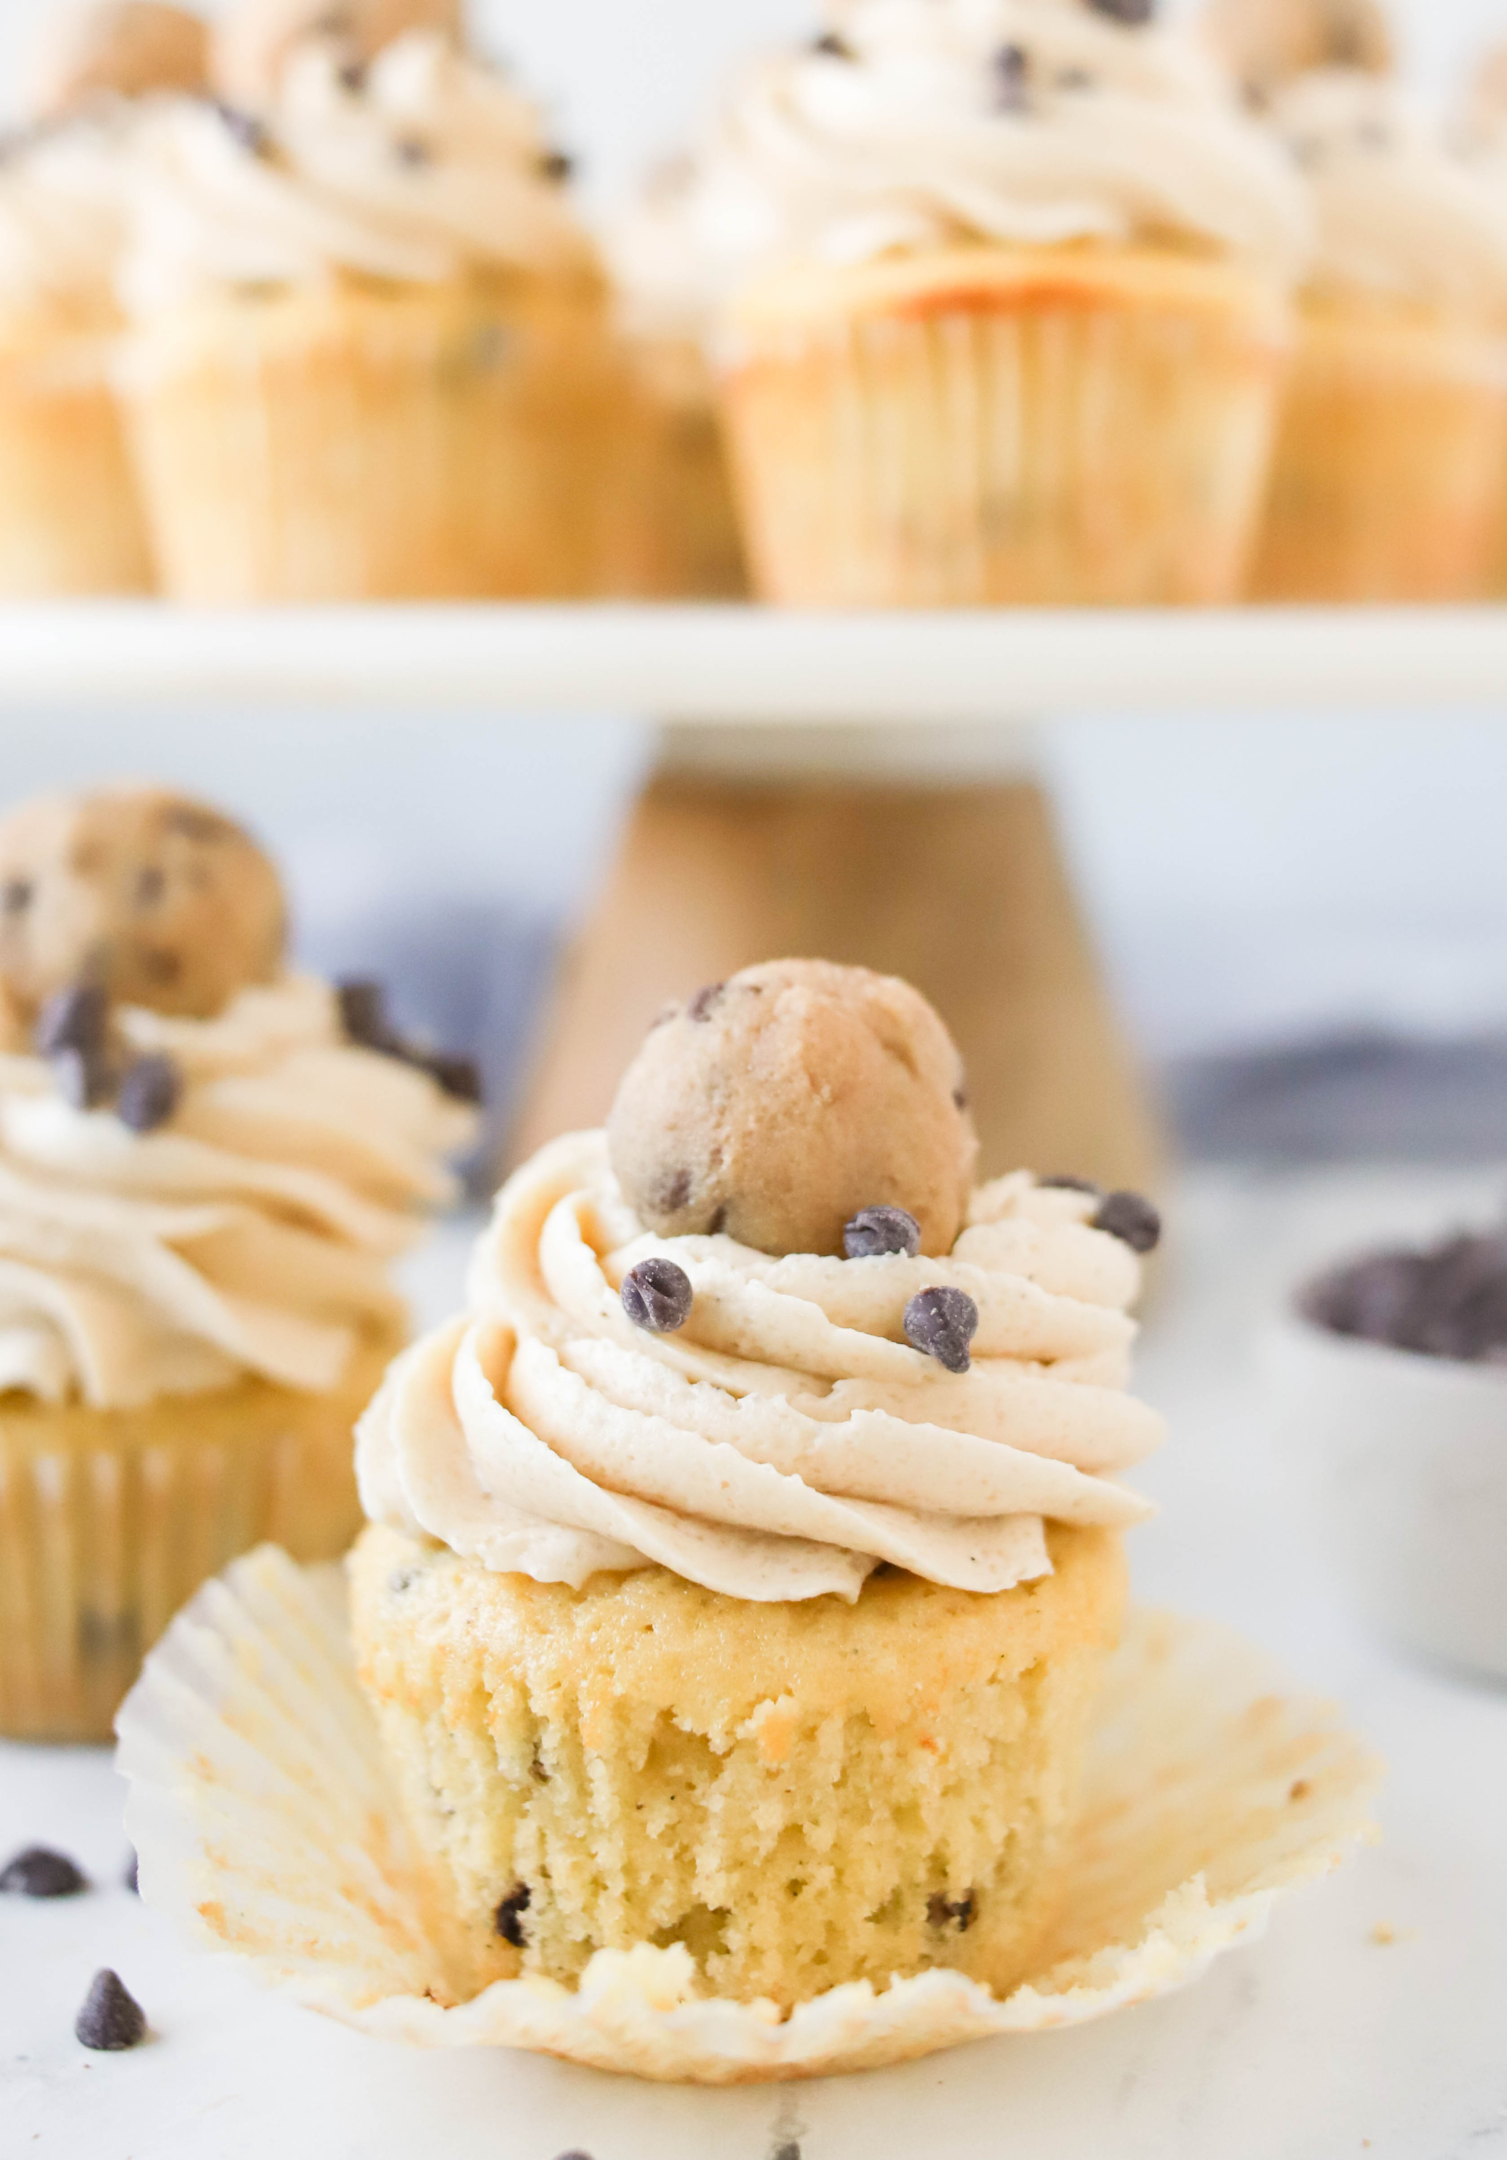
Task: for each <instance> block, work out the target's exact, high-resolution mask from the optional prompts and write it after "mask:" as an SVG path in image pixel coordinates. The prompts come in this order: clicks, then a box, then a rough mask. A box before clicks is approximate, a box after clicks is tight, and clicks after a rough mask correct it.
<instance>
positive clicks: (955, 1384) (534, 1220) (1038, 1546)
mask: <svg viewBox="0 0 1507 2160" xmlns="http://www.w3.org/2000/svg"><path fill="white" fill-rule="evenodd" d="M1092 1206H1093V1202H1092V1201H1091V1200H1088V1199H1086V1198H1085V1197H1084V1195H1082V1194H1081V1193H1074V1192H1066V1191H1059V1190H1052V1189H1047V1188H1044V1187H1039V1186H1037V1185H1036V1184H1035V1183H1034V1181H1033V1180H1032V1179H1031V1178H1030V1177H1029V1176H1028V1175H1026V1174H1024V1173H1021V1174H1017V1175H1016V1176H1013V1177H1008V1178H1002V1179H1000V1180H998V1181H997V1182H996V1183H994V1184H992V1185H987V1186H984V1187H982V1188H981V1189H980V1190H979V1191H978V1192H977V1193H976V1194H975V1196H974V1203H973V1207H972V1210H971V1215H970V1222H969V1226H968V1227H967V1228H966V1229H965V1230H964V1231H963V1233H962V1235H961V1236H960V1237H959V1239H958V1241H957V1244H956V1246H955V1248H954V1250H953V1252H952V1254H951V1255H950V1256H949V1257H947V1258H945V1259H925V1258H922V1259H915V1260H912V1259H908V1258H905V1257H904V1256H901V1255H892V1256H888V1257H884V1258H879V1259H869V1260H835V1259H822V1258H817V1257H814V1256H812V1255H808V1254H794V1255H791V1256H788V1257H786V1258H783V1259H773V1258H771V1257H770V1256H769V1255H768V1254H765V1253H760V1252H755V1251H753V1250H752V1249H751V1248H749V1247H747V1246H743V1245H739V1244H737V1243H735V1242H734V1241H733V1240H732V1239H730V1238H728V1237H725V1236H716V1237H683V1238H655V1237H653V1236H650V1235H648V1234H646V1233H645V1232H644V1230H643V1228H642V1225H641V1224H640V1223H639V1222H638V1220H637V1218H636V1217H635V1216H633V1215H632V1214H631V1213H630V1212H629V1210H628V1209H627V1208H626V1207H625V1205H624V1203H623V1201H622V1198H621V1195H620V1194H619V1192H618V1189H617V1186H616V1183H615V1181H614V1179H613V1177H612V1174H611V1170H610V1168H609V1165H608V1161H607V1154H606V1146H605V1140H604V1137H603V1135H601V1134H599V1133H586V1134H573V1135H570V1136H568V1137H566V1138H565V1139H563V1140H559V1141H556V1142H554V1143H553V1144H552V1145H551V1146H549V1147H547V1148H545V1149H544V1150H542V1151H541V1153H540V1154H539V1155H537V1156H536V1157H535V1158H534V1159H533V1161H532V1162H530V1163H529V1164H527V1165H526V1166H525V1167H524V1168H523V1169H522V1170H520V1171H519V1172H518V1173H517V1175H516V1176H515V1177H513V1178H512V1179H511V1180H510V1182H509V1183H508V1184H507V1185H506V1186H505V1187H504V1188H503V1191H502V1193H501V1194H500V1195H499V1197H498V1201H497V1207H496V1212H495V1215H494V1218H493V1221H492V1224H491V1226H490V1228H489V1229H488V1231H487V1232H486V1234H485V1235H484V1236H483V1238H482V1240H481V1242H480V1244H479V1246H478V1248H477V1252H476V1256H475V1260H474V1263H473V1268H472V1277H471V1308H470V1311H469V1313H468V1314H467V1315H466V1316H465V1317H463V1318H461V1319H459V1320H457V1321H454V1322H452V1323H451V1324H450V1325H448V1326H446V1327H442V1328H440V1329H438V1330H436V1331H435V1332H434V1333H432V1334H431V1335H429V1336H427V1337H426V1338H425V1339H424V1340H423V1341H422V1342H420V1343H418V1344H417V1345H415V1347H414V1348H413V1349H411V1350H410V1351H408V1352H406V1353H405V1354H404V1356H403V1357H402V1358H400V1359H399V1360H398V1362H397V1363H396V1364H395V1365H394V1367H393V1369H392V1371H391V1372H390V1374H389V1376H388V1379H387V1381H386V1383H385V1384H384V1386H383V1389H382V1391H381V1393H380V1394H379V1395H378V1397H377V1399H376V1401H375V1402H374V1403H373V1405H372V1407H371V1409H370V1410H369V1411H368V1412H367V1415H366V1417H365V1418H364V1419H363V1421H362V1424H361V1427H360V1430H359V1438H358V1446H357V1472H358V1476H359V1479H360V1483H361V1491H362V1499H363V1503H364V1505H365V1507H366V1511H367V1513H368V1515H369V1516H371V1517H372V1518H373V1519H374V1520H379V1521H384V1522H388V1523H390V1524H392V1525H394V1526H396V1527H402V1528H405V1529H407V1530H409V1531H411V1532H414V1533H416V1534H417V1533H427V1534H428V1535H430V1536H432V1537H435V1538H438V1539H440V1540H441V1541H443V1542H444V1543H445V1544H447V1545H449V1546H450V1547H451V1548H452V1549H453V1550H454V1551H456V1552H458V1553H460V1554H462V1555H464V1556H466V1557H470V1558H475V1559H477V1560H479V1561H480V1562H481V1563H482V1564H483V1565H484V1566H486V1567H488V1568H492V1569H494V1570H497V1571H499V1572H503V1571H510V1570H511V1571H517V1572H520V1573H522V1574H525V1575H531V1576H533V1577H534V1578H535V1580H537V1581H541V1582H568V1583H573V1584H577V1585H579V1584H580V1583H582V1582H583V1581H585V1579H586V1578H587V1577H588V1576H589V1575H590V1574H592V1573H593V1572H595V1571H596V1570H598V1569H609V1570H610V1569H631V1568H636V1567H643V1566H646V1565H652V1564H658V1565H660V1566H664V1567H667V1568H670V1569H672V1570H673V1571H674V1572H675V1573H677V1574H680V1575H683V1576H686V1577H688V1578H689V1579H690V1580H691V1581H694V1582H699V1583H703V1584H705V1585H707V1586H708V1587H710V1588H712V1589H714V1590H717V1591H720V1592H723V1593H725V1594H727V1595H729V1596H735V1597H744V1598H752V1599H762V1600H775V1599H783V1598H806V1597H818V1596H821V1595H822V1594H824V1593H827V1592H834V1593H836V1594H837V1595H838V1596H841V1597H845V1598H849V1599H851V1598H854V1597H856V1596H857V1594H858V1591H859V1589H860V1587H861V1586H862V1584H863V1581H864V1579H865V1577H866V1576H867V1575H868V1574H869V1573H870V1571H871V1570H872V1569H873V1567H874V1566H875V1565H876V1564H877V1563H879V1562H880V1561H889V1562H892V1563H893V1564H894V1565H896V1566H899V1567H902V1568H905V1569H908V1570H909V1571H910V1572H912V1573H914V1574H917V1575H921V1576H924V1577H926V1578H928V1579H929V1580H931V1581H934V1582H941V1583H949V1584H953V1585H955V1586H956V1587H958V1588H961V1589H966V1590H975V1591H996V1590H1003V1589H1007V1588H1009V1587H1010V1586H1012V1585H1013V1584H1015V1583H1018V1582H1022V1581H1027V1580H1030V1579H1032V1578H1034V1577H1037V1576H1040V1575H1043V1574H1046V1573H1048V1572H1049V1570H1050V1562H1049V1560H1048V1557H1047V1552H1046V1543H1045V1538H1044V1536H1043V1530H1042V1519H1043V1517H1045V1516H1050V1517H1053V1518H1055V1519H1057V1520H1060V1521H1063V1522H1073V1523H1095V1524H1109V1525H1127V1524H1130V1523H1133V1522H1136V1521H1139V1520H1140V1519H1141V1518H1142V1517H1143V1516H1145V1515H1146V1514H1147V1513H1148V1512H1149V1509H1148V1506H1147V1503H1146V1502H1145V1501H1143V1500H1142V1499H1141V1498H1140V1497H1139V1496H1138V1495H1137V1494H1135V1493H1133V1492H1130V1491H1128V1490H1127V1489H1126V1488H1124V1487H1123V1486H1121V1485H1120V1484H1118V1483H1116V1482H1115V1481H1114V1479H1115V1475H1116V1473H1118V1472H1119V1471H1121V1470H1123V1469H1125V1468H1126V1467H1128V1466H1129V1465H1130V1464H1132V1463H1134V1462H1137V1461H1139V1460H1140V1459H1141V1458H1142V1457H1143V1456H1144V1455H1146V1454H1148V1453H1149V1452H1150V1451H1151V1449H1153V1448H1154V1447H1155V1446H1157V1444H1158V1443H1159V1441H1160V1439H1161V1437H1162V1422H1161V1419H1160V1418H1159V1417H1158V1416H1157V1415H1156V1413H1155V1412H1154V1411H1152V1410H1150V1409H1148V1408H1147V1407H1146V1406H1145V1405H1144V1404H1142V1403H1139V1402H1137V1401H1136V1400H1135V1399H1134V1398H1133V1397H1131V1396H1130V1395H1128V1394H1126V1393H1125V1392H1124V1388H1125V1383H1126V1379H1127V1376H1128V1356H1129V1348H1130V1343H1131V1340H1132V1337H1133V1335H1134V1324H1133V1322H1132V1321H1130V1320H1129V1319H1128V1318H1127V1316H1126V1312H1125V1307H1126V1306H1127V1305H1128V1304H1129V1303H1130V1301H1131V1300H1132V1298H1133V1297H1134V1295H1135V1292H1136V1289H1137V1287H1138V1283H1139V1276H1140V1265H1139V1262H1138V1261H1137V1259H1136V1257H1135V1255H1134V1254H1133V1253H1132V1252H1131V1251H1130V1250H1129V1248H1128V1247H1127V1246H1125V1245H1124V1244H1122V1243H1120V1242H1119V1241H1118V1240H1116V1239H1115V1238H1112V1237H1109V1236H1107V1235H1106V1234H1105V1233H1103V1232H1101V1231H1096V1230H1092V1229H1090V1228H1089V1227H1088V1225H1087V1217H1088V1215H1089V1213H1090V1211H1091V1209H1092ZM651 1253H655V1254H663V1255H666V1256H668V1257H671V1258H673V1259H674V1260H675V1262H676V1263H677V1264H678V1265H679V1266H680V1267H682V1268H683V1269H684V1270H685V1272H686V1274H687V1275H688V1276H689V1277H690V1279H691V1283H692V1286H693V1289H694V1293H695V1298H694V1304H693V1306H692V1310H691V1316H690V1319H689V1320H688V1321H687V1323H686V1325H685V1327H684V1328H683V1329H682V1330H681V1331H680V1332H678V1333H676V1334H673V1335H652V1334H648V1333H645V1332H643V1331H641V1330H640V1329H638V1328H636V1327H634V1326H633V1324H632V1323H631V1322H630V1321H629V1320H628V1318H627V1316H626V1315H625V1313H624V1311H623V1308H622V1303H621V1298H620V1295H619V1292H620V1287H621V1284H622V1279H623V1276H624V1275H625V1274H626V1273H627V1271H628V1269H629V1268H630V1267H632V1266H634V1265H635V1264H636V1263H637V1262H638V1261H640V1260H642V1259H644V1258H645V1257H646V1256H647V1255H649V1254H651ZM943 1283H952V1284H955V1285H957V1286H958V1287H959V1288H962V1289H964V1290H966V1291H967V1292H968V1294H969V1295H970V1296H971V1297H972V1298H973V1299H974V1301H975V1303H976V1304H977V1306H978V1309H979V1315H980V1321H979V1329H978V1333H977V1335H976V1336H975V1338H974V1342H973V1352H974V1362H973V1365H972V1368H971V1370H970V1371H969V1372H967V1373H966V1374H954V1373H950V1372H946V1371H944V1370H943V1369H942V1367H941V1366H939V1365H938V1364H936V1363H935V1362H934V1361H933V1360H932V1359H930V1358H927V1357H925V1356H923V1355H922V1354H921V1353H920V1352H918V1351H915V1350H913V1349H911V1348H910V1347H909V1345H908V1344H907V1343H906V1342H905V1340H904V1337H903V1333H902V1329H901V1316H902V1314H903V1312H904V1308H905V1306H906V1304H907V1303H908V1301H909V1300H910V1298H911V1297H912V1296H913V1295H914V1294H915V1293H916V1291H918V1290H920V1289H923V1288H928V1287H932V1286H935V1285H938V1284H943Z"/></svg>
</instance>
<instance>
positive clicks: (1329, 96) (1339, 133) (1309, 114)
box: [1270, 68, 1507, 317]
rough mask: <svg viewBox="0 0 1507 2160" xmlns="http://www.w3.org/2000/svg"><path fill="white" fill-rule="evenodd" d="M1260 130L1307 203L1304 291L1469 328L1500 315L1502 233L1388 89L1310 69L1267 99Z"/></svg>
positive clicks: (1479, 195)
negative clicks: (1460, 318) (1313, 235)
mask: <svg viewBox="0 0 1507 2160" xmlns="http://www.w3.org/2000/svg"><path fill="white" fill-rule="evenodd" d="M1270 118H1271V122H1272V125H1273V126H1274V127H1275V128H1276V130H1277V131H1278V133H1279V134H1280V135H1281V136H1282V138H1283V139H1284V140H1285V142H1286V143H1287V145H1288V147H1289V149H1290V150H1291V152H1292V154H1293V156H1294V158H1295V159H1296V160H1297V162H1298V164H1299V165H1300V167H1301V169H1302V171H1303V174H1304V176H1305V178H1306V179H1307V182H1308V185H1309V188H1310V191H1311V194H1312V198H1313V207H1314V218H1315V226H1316V231H1317V240H1316V247H1315V253H1314V259H1313V263H1312V266H1311V270H1310V275H1309V284H1310V288H1311V289H1312V290H1313V291H1315V292H1318V293H1326V292H1327V293H1332V294H1336V295H1338V294H1357V293H1358V294H1365V295H1374V296H1382V297H1387V298H1391V299H1403V300H1410V301H1417V302H1420V303H1423V304H1425V305H1432V306H1441V307H1447V308H1451V309H1458V310H1460V311H1462V312H1464V313H1467V314H1470V315H1473V316H1477V317H1482V316H1486V317H1491V316H1499V315H1500V314H1501V313H1502V311H1503V309H1504V308H1507V222H1504V220H1503V218H1502V217H1501V215H1500V213H1499V212H1498V211H1497V210H1496V209H1495V207H1494V205H1493V204H1492V202H1491V200H1490V196H1489V194H1488V191H1487V189H1486V188H1485V187H1484V186H1483V185H1482V184H1481V182H1480V180H1479V179H1478V178H1477V176H1476V175H1475V174H1473V173H1472V172H1471V171H1470V170H1469V168H1468V167H1467V166H1465V165H1464V164H1462V163H1461V162H1460V161H1459V160H1458V159H1457V158H1455V157H1453V156H1451V155H1450V153H1449V151H1448V150H1447V149H1446V148H1445V146H1444V143H1443V141H1442V140H1441V138H1440V136H1439V134H1438V133H1437V131H1436V130H1435V129H1434V128H1433V127H1432V126H1431V125H1430V123H1429V122H1428V121H1427V120H1426V119H1425V118H1424V117H1423V116H1422V114H1420V113H1419V111H1418V110H1417V109H1416V107H1415V106H1414V105H1413V104H1412V102H1411V100H1410V99H1409V98H1408V97H1407V95H1406V93H1405V92H1404V91H1403V90H1401V89H1400V88H1399V87H1398V86H1397V85H1396V84H1395V83H1393V82H1389V81H1387V80H1385V79H1384V78H1382V77H1379V76H1376V75H1373V74H1368V73H1366V72H1364V71H1363V70H1361V69H1359V68H1319V69H1316V70H1314V72H1313V73H1311V74H1309V75H1304V76H1300V77H1299V79H1298V80H1297V81H1296V82H1294V83H1293V84H1291V85H1290V86H1289V87H1288V88H1287V89H1285V90H1283V91H1282V92H1280V93H1279V94H1278V95H1277V96H1276V98H1275V99H1274V100H1273V102H1272V105H1271V109H1270Z"/></svg>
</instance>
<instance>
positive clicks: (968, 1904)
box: [926, 1890, 978, 1935]
mask: <svg viewBox="0 0 1507 2160" xmlns="http://www.w3.org/2000/svg"><path fill="white" fill-rule="evenodd" d="M977 1917H978V1902H977V1900H976V1899H975V1897H974V1894H973V1892H972V1891H971V1890H968V1891H965V1892H964V1894H963V1896H962V1897H960V1898H950V1897H948V1896H947V1894H946V1892H945V1891H942V1890H936V1891H933V1893H932V1895H931V1896H930V1897H929V1898H928V1899H927V1901H926V1918H927V1921H928V1923H929V1924H930V1925H931V1926H932V1927H934V1928H944V1927H955V1928H956V1929H957V1931H958V1933H959V1934H960V1935H966V1934H967V1933H968V1930H969V1929H970V1928H971V1927H972V1925H973V1923H974V1921H975V1920H976V1919H977Z"/></svg>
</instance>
